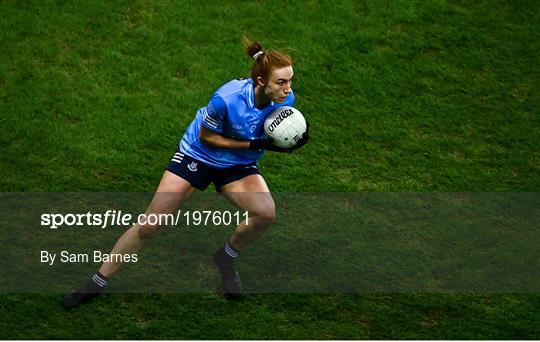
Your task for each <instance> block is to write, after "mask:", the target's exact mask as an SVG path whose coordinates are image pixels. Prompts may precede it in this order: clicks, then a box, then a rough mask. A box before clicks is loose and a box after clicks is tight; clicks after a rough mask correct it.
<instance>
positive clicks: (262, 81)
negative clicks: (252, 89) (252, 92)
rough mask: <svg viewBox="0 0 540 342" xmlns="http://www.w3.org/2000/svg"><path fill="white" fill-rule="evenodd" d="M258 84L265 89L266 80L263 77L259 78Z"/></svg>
mask: <svg viewBox="0 0 540 342" xmlns="http://www.w3.org/2000/svg"><path fill="white" fill-rule="evenodd" d="M257 84H258V85H260V86H261V87H264V80H263V78H262V77H261V76H259V77H257Z"/></svg>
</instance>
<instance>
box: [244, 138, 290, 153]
mask: <svg viewBox="0 0 540 342" xmlns="http://www.w3.org/2000/svg"><path fill="white" fill-rule="evenodd" d="M249 148H250V149H252V150H268V151H274V152H283V153H291V152H292V151H293V150H292V148H284V147H277V146H276V145H274V142H273V141H272V139H253V140H250V141H249Z"/></svg>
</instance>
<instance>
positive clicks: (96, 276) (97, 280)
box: [92, 273, 107, 287]
mask: <svg viewBox="0 0 540 342" xmlns="http://www.w3.org/2000/svg"><path fill="white" fill-rule="evenodd" d="M92 281H93V282H94V283H96V284H97V285H98V286H100V287H103V286H105V285H107V280H105V279H103V278H102V277H100V275H99V274H98V273H96V274H94V276H93V277H92Z"/></svg>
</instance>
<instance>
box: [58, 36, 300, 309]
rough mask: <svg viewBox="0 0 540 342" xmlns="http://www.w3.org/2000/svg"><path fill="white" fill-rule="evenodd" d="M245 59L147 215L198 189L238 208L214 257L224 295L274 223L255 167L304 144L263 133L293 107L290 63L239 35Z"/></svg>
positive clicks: (102, 280) (89, 292) (191, 134)
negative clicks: (247, 73) (243, 74)
mask: <svg viewBox="0 0 540 342" xmlns="http://www.w3.org/2000/svg"><path fill="white" fill-rule="evenodd" d="M244 46H245V48H246V52H247V54H248V55H249V56H250V57H252V58H253V59H254V63H253V67H252V68H251V78H249V79H237V80H233V81H230V82H227V83H225V84H224V85H223V86H221V87H220V88H219V89H218V90H217V91H216V92H215V93H214V94H213V96H212V97H211V98H210V101H209V102H208V104H207V105H206V106H205V107H203V108H200V109H199V110H198V112H197V115H196V117H195V119H194V120H193V122H192V123H191V124H190V125H189V127H188V128H187V130H186V132H185V134H184V136H183V137H182V139H181V141H180V143H179V145H178V147H177V149H176V152H175V153H174V155H173V157H172V159H171V160H170V162H169V164H168V165H167V167H166V170H165V172H164V174H163V176H162V178H161V182H160V183H159V186H158V188H157V191H156V194H155V195H154V198H153V199H152V202H151V203H150V205H149V207H148V209H147V211H146V214H147V215H149V214H168V213H173V212H175V211H176V210H178V208H179V207H180V205H181V204H182V203H183V202H184V201H185V200H186V199H187V198H188V197H189V196H190V195H191V194H192V193H193V192H195V191H196V190H204V189H205V188H206V187H207V186H208V185H209V184H210V183H214V185H215V187H216V189H217V190H218V191H220V192H221V193H222V194H223V195H224V196H226V197H227V199H228V200H230V201H231V202H232V203H233V204H235V205H236V206H237V207H239V208H241V209H243V210H245V211H247V212H248V213H249V214H248V222H246V220H244V221H243V222H241V223H240V225H238V226H237V227H236V229H235V231H234V233H233V234H232V236H231V237H230V238H229V240H228V241H226V243H225V245H224V246H223V247H221V248H219V249H218V250H217V251H216V252H215V254H214V262H215V264H216V266H217V267H218V269H219V271H220V273H221V276H222V279H223V288H224V291H225V293H226V294H227V295H228V296H230V297H238V296H240V295H241V294H242V284H241V282H240V278H239V276H238V274H237V272H236V269H235V265H234V260H235V258H236V257H237V256H238V254H239V253H240V252H241V251H242V250H243V249H244V248H245V247H246V246H247V245H248V244H249V243H251V242H253V241H255V240H257V239H258V238H259V237H260V236H261V235H262V234H263V233H264V232H265V230H267V229H268V227H269V226H270V225H271V224H272V223H273V222H274V217H275V205H274V200H273V199H272V196H271V194H270V191H269V189H268V186H267V185H266V182H265V181H264V178H263V177H262V175H261V174H260V172H259V169H258V167H257V161H258V160H259V158H261V157H262V155H263V153H264V151H263V150H270V151H277V152H289V153H290V152H292V150H294V149H297V148H300V147H301V146H303V145H304V144H306V143H307V141H308V139H309V136H308V134H307V132H306V133H305V134H304V136H303V137H302V138H301V139H300V140H299V141H298V143H297V144H296V145H295V146H294V147H293V148H291V149H285V148H279V147H277V146H275V145H274V144H273V143H272V140H271V139H268V138H267V137H266V135H265V133H264V129H263V123H264V120H265V118H266V116H267V115H268V114H269V113H270V112H272V111H273V110H274V109H276V108H278V107H280V106H285V105H286V106H293V105H294V93H293V90H292V88H291V81H292V78H293V75H294V73H293V68H292V60H291V58H290V57H289V56H287V55H284V54H283V53H280V52H278V51H273V50H267V51H265V50H263V48H262V46H261V44H260V43H258V42H255V43H252V42H250V41H249V40H248V39H247V38H245V37H244ZM158 230H159V226H158V225H151V224H145V225H141V224H136V225H134V226H133V227H131V228H130V229H128V230H127V231H126V232H125V233H124V234H123V235H122V236H121V237H120V239H119V240H118V241H117V242H116V245H115V246H114V248H113V249H112V251H111V254H113V255H126V254H132V253H135V252H136V251H137V250H138V249H139V247H140V246H141V245H142V244H143V242H144V241H145V240H147V239H148V238H149V237H151V236H152V235H154V234H155V233H156V232H157V231H158ZM121 265H122V262H121V260H113V261H109V262H104V263H103V265H102V266H101V268H100V269H99V271H98V272H97V273H96V274H94V275H93V277H92V278H91V279H90V280H89V281H88V282H87V283H86V284H85V286H84V287H82V288H81V289H79V290H76V291H74V292H73V293H71V294H68V295H66V296H64V301H63V305H64V306H65V307H75V306H78V305H80V304H82V303H84V302H87V301H88V300H90V299H92V298H94V297H96V296H97V295H98V294H99V293H100V292H101V291H102V289H103V288H104V287H105V285H106V284H107V282H108V279H109V278H110V277H111V276H113V275H114V274H115V273H116V272H117V271H118V270H119V269H120V267H121Z"/></svg>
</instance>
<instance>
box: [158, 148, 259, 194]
mask: <svg viewBox="0 0 540 342" xmlns="http://www.w3.org/2000/svg"><path fill="white" fill-rule="evenodd" d="M166 169H167V170H168V171H170V172H172V173H174V174H175V175H177V176H179V177H181V178H183V179H185V180H187V181H188V182H189V183H190V184H191V185H192V186H193V187H195V188H197V189H199V190H204V189H206V188H207V187H208V185H209V184H210V183H214V185H215V187H216V190H217V191H220V189H221V187H222V186H223V185H225V184H229V183H232V182H234V181H237V180H239V179H242V178H244V177H246V176H249V175H260V174H261V172H260V171H259V168H258V167H257V163H251V164H246V165H237V166H233V167H229V168H225V169H218V168H215V167H211V166H209V165H207V164H205V163H203V162H201V161H200V160H197V159H195V158H192V157H190V156H188V155H187V154H184V153H182V152H180V150H179V149H178V148H177V149H176V152H175V153H174V156H173V157H172V159H171V161H170V162H169V164H168V165H167V167H166Z"/></svg>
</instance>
